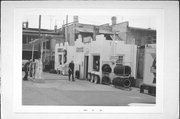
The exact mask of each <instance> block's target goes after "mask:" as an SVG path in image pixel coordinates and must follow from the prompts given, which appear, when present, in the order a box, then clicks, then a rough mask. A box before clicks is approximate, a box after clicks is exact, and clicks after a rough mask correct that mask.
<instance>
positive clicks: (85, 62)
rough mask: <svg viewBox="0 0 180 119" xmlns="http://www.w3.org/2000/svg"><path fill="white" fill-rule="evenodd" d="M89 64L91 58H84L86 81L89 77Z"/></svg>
mask: <svg viewBox="0 0 180 119" xmlns="http://www.w3.org/2000/svg"><path fill="white" fill-rule="evenodd" d="M88 62H89V56H85V57H84V79H85V80H87V76H88Z"/></svg>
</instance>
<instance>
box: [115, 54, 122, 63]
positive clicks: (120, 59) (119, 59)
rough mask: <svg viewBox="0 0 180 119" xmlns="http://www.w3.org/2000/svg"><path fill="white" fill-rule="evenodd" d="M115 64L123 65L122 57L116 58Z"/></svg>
mask: <svg viewBox="0 0 180 119" xmlns="http://www.w3.org/2000/svg"><path fill="white" fill-rule="evenodd" d="M116 63H117V64H123V56H118V59H117V61H116Z"/></svg>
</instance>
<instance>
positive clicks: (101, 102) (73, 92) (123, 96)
mask: <svg viewBox="0 0 180 119" xmlns="http://www.w3.org/2000/svg"><path fill="white" fill-rule="evenodd" d="M43 78H44V79H45V82H44V83H37V82H33V81H23V91H22V94H23V95H22V98H23V99H22V103H23V105H69V106H71V105H74V106H76V105H77V106H81V105H82V106H126V105H128V104H130V103H148V104H155V97H153V96H150V95H147V94H141V93H139V89H138V88H132V90H131V91H127V90H121V89H117V88H114V87H113V86H108V85H102V84H94V83H91V82H88V81H84V80H76V81H75V82H69V81H68V80H67V76H60V75H57V74H50V73H44V74H43Z"/></svg>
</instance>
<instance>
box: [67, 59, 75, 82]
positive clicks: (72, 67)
mask: <svg viewBox="0 0 180 119" xmlns="http://www.w3.org/2000/svg"><path fill="white" fill-rule="evenodd" d="M68 73H69V81H70V78H71V75H72V81H75V80H74V62H73V61H71V62H70V63H69V71H68Z"/></svg>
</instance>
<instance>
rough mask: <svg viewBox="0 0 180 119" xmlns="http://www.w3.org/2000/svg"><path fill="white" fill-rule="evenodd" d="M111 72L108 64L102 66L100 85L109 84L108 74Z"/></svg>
mask: <svg viewBox="0 0 180 119" xmlns="http://www.w3.org/2000/svg"><path fill="white" fill-rule="evenodd" d="M111 72H112V68H111V67H110V65H109V64H103V65H102V81H101V83H102V84H105V85H109V84H111V78H110V73H111Z"/></svg>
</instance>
